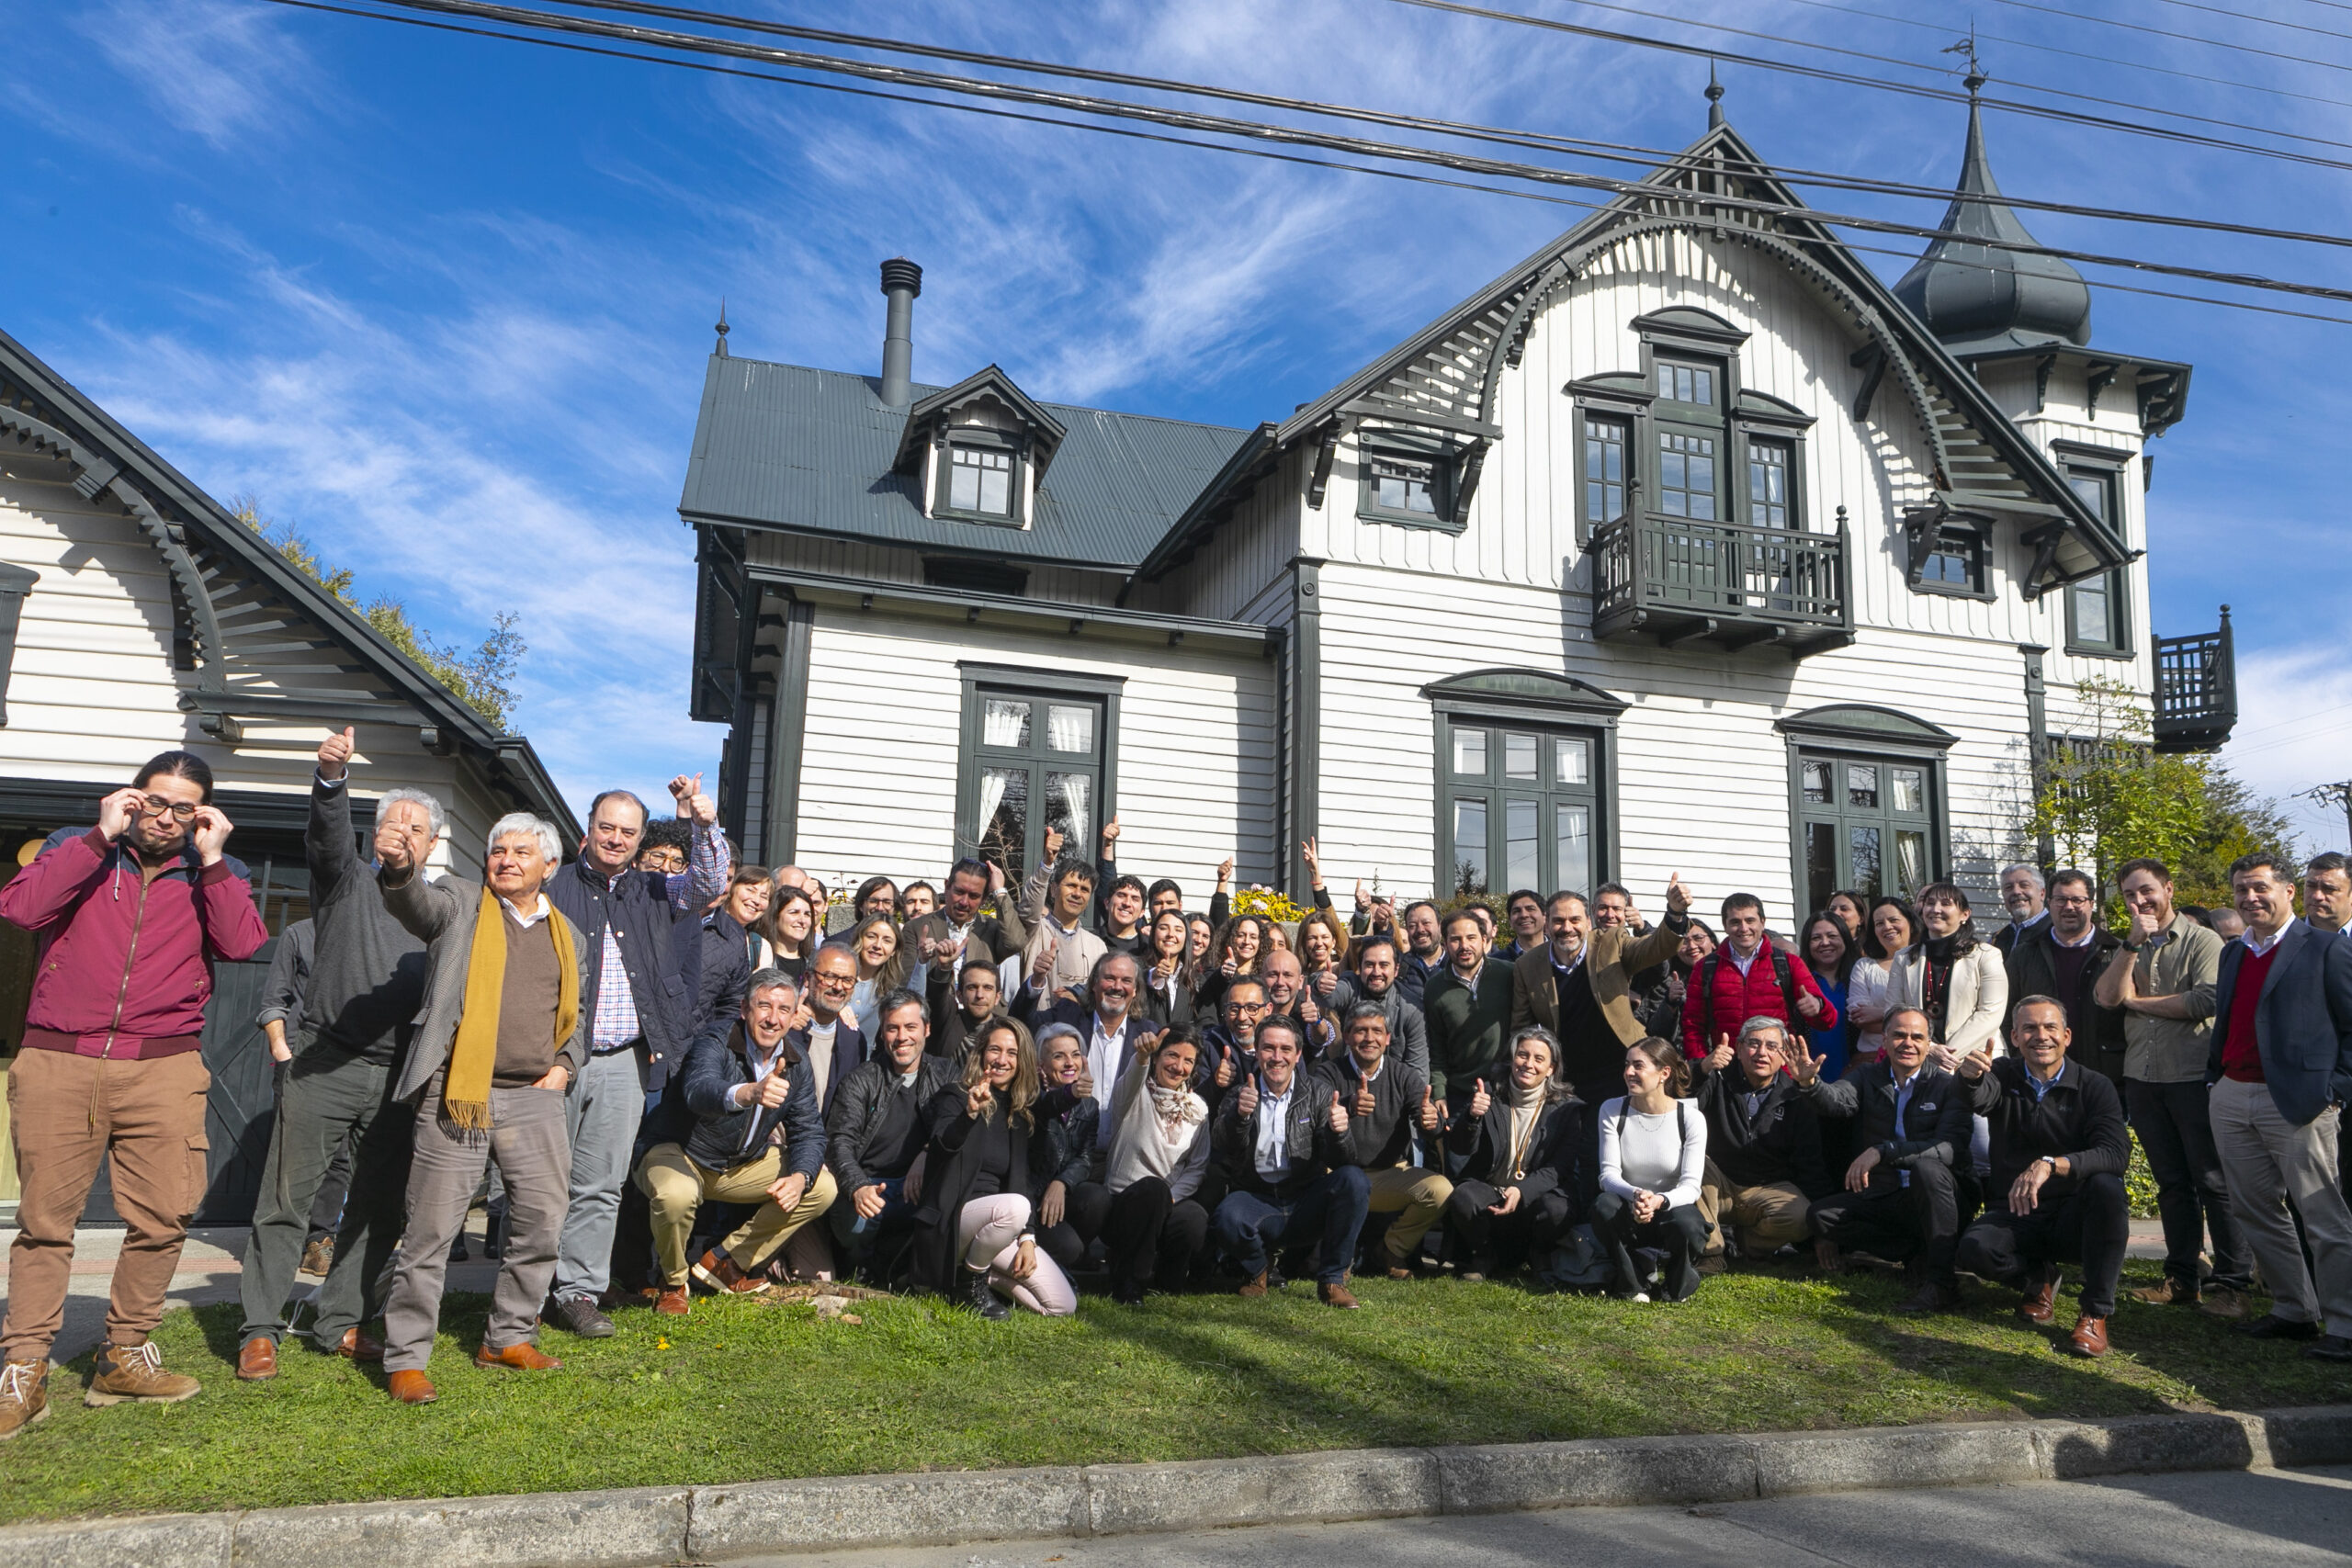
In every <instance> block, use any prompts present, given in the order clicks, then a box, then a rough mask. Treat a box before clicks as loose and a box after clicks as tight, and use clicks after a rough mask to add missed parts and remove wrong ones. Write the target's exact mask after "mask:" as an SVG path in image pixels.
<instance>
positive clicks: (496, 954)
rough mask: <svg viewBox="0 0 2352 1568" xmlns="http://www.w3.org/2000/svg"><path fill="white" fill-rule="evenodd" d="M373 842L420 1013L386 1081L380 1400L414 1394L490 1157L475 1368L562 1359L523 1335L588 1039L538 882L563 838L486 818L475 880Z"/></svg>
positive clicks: (566, 952)
mask: <svg viewBox="0 0 2352 1568" xmlns="http://www.w3.org/2000/svg"><path fill="white" fill-rule="evenodd" d="M380 851H381V846H379V852H380ZM382 854H383V859H382V868H381V870H380V871H379V874H378V876H379V881H380V882H381V884H382V886H383V890H384V908H386V909H388V910H390V912H391V915H392V918H393V919H396V920H398V921H400V923H401V925H402V926H404V927H406V928H407V929H408V930H409V931H412V932H413V933H414V934H415V935H416V936H418V937H420V938H422V939H423V940H424V942H425V943H426V944H427V946H426V950H425V963H426V968H427V978H426V980H425V987H424V996H425V1003H424V1018H423V1020H422V1021H420V1022H419V1023H418V1026H417V1030H416V1033H415V1036H414V1038H413V1042H412V1043H411V1045H410V1047H409V1056H408V1063H407V1066H406V1067H405V1068H404V1070H403V1071H402V1073H401V1081H400V1086H399V1088H398V1089H397V1090H396V1093H397V1094H398V1095H399V1097H400V1098H401V1099H403V1100H410V1101H412V1102H413V1103H414V1104H415V1105H416V1107H417V1118H416V1149H415V1155H414V1156H413V1159H412V1161H411V1163H410V1167H409V1179H408V1229H407V1231H406V1233H405V1234H403V1235H401V1252H400V1260H399V1262H398V1263H397V1264H396V1265H395V1267H394V1269H393V1271H392V1288H391V1293H390V1297H389V1299H388V1300H387V1301H386V1303H385V1305H384V1371H386V1372H387V1373H388V1374H389V1375H390V1390H391V1395H392V1397H393V1398H394V1399H397V1400H399V1401H400V1402H401V1404H430V1403H432V1401H433V1400H434V1399H435V1398H436V1397H437V1395H436V1394H435V1393H434V1388H433V1383H432V1381H431V1380H430V1379H429V1378H427V1377H426V1376H425V1372H424V1366H425V1362H426V1361H427V1360H428V1359H430V1358H431V1357H432V1354H433V1337H434V1331H435V1329H436V1328H437V1327H438V1326H439V1324H440V1316H441V1288H442V1282H443V1280H444V1279H445V1277H446V1276H447V1272H448V1258H449V1243H450V1241H451V1239H452V1238H453V1237H455V1236H456V1235H457V1234H458V1230H459V1228H460V1227H461V1226H463V1225H464V1224H465V1221H466V1211H467V1209H468V1208H469V1207H470V1206H471V1205H472V1202H473V1196H474V1192H475V1190H476V1189H477V1188H479V1187H480V1185H481V1179H482V1174H483V1172H484V1170H485V1169H486V1168H487V1162H489V1161H491V1160H493V1159H494V1160H496V1161H497V1162H498V1168H499V1173H500V1174H501V1176H502V1177H503V1178H504V1179H505V1183H506V1200H507V1234H506V1258H505V1261H504V1263H503V1266H502V1267H501V1268H500V1269H499V1271H498V1288H497V1291H496V1292H495V1293H494V1294H493V1295H492V1300H491V1309H490V1323H489V1325H488V1327H487V1328H485V1329H484V1330H483V1333H482V1341H481V1348H480V1349H478V1350H476V1351H475V1352H474V1365H476V1366H478V1367H514V1368H518V1369H522V1370H525V1371H545V1370H547V1369H548V1368H551V1367H555V1366H558V1365H560V1364H561V1363H560V1362H559V1361H557V1360H556V1359H555V1358H554V1357H552V1356H549V1355H547V1354H546V1353H544V1352H543V1351H541V1350H540V1349H539V1348H538V1346H537V1343H536V1341H537V1337H538V1311H539V1303H541V1302H543V1301H544V1300H546V1299H547V1292H548V1281H549V1280H552V1279H553V1278H554V1276H555V1265H556V1242H557V1238H558V1237H559V1236H560V1235H561V1234H562V1231H563V1216H564V1210H565V1207H566V1204H567V1201H568V1199H567V1194H568V1192H569V1190H570V1185H571V1140H570V1138H569V1137H568V1136H567V1135H566V1134H565V1132H564V1119H563V1108H564V1107H563V1101H564V1091H565V1090H566V1089H568V1088H569V1087H570V1086H571V1082H572V1080H573V1079H574V1078H575V1077H577V1076H578V1074H579V1072H580V1066H581V1063H582V1061H583V1060H585V1058H586V1055H587V1051H588V1043H587V1031H586V1028H585V1026H584V1021H583V1019H582V1016H581V1010H580V989H581V986H580V980H581V973H582V964H584V963H585V962H586V955H587V944H586V943H585V942H583V941H582V939H581V937H580V934H579V932H578V931H575V930H574V929H573V928H572V926H571V922H569V921H567V920H566V919H564V918H563V916H562V915H561V914H560V912H558V911H557V909H556V908H555V906H554V905H553V904H551V903H550V902H548V897H547V895H546V894H545V893H543V892H542V891H541V890H540V889H541V888H542V886H544V885H545V884H546V882H547V880H548V877H549V876H550V875H552V874H554V872H555V869H556V867H557V866H558V864H560V862H561V860H562V844H561V840H559V839H558V838H557V837H556V831H555V829H554V828H552V827H550V826H549V825H548V824H547V823H546V822H543V821H541V820H539V819H538V818H536V817H531V816H528V815H526V814H523V813H519V812H518V813H516V814H515V815H513V816H509V817H502V818H499V820H498V822H497V823H496V824H495V825H494V826H493V827H492V829H491V830H490V843H489V853H488V856H487V860H486V871H487V881H486V882H484V883H472V882H464V881H460V880H458V878H456V877H444V878H443V879H441V880H440V881H438V882H428V881H426V880H425V879H424V876H423V875H421V874H419V870H420V868H419V867H417V866H416V865H415V864H414V863H413V861H412V858H411V856H410V854H409V853H408V852H406V851H404V850H401V849H399V848H397V847H396V848H395V849H393V850H392V851H390V852H382Z"/></svg>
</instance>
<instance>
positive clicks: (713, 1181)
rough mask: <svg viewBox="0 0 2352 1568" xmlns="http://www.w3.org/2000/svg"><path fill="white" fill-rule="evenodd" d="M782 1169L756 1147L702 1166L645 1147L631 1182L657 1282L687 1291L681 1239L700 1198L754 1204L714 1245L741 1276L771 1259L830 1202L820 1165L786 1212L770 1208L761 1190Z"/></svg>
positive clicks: (670, 1149)
mask: <svg viewBox="0 0 2352 1568" xmlns="http://www.w3.org/2000/svg"><path fill="white" fill-rule="evenodd" d="M784 1174H785V1171H784V1153H783V1151H782V1150H780V1149H765V1150H763V1151H762V1152H761V1154H760V1156H759V1157H758V1158H757V1159H747V1160H745V1161H743V1162H742V1163H741V1164H740V1165H730V1166H729V1167H728V1168H726V1169H724V1170H706V1169H704V1168H702V1167H701V1166H698V1165H696V1164H695V1162H694V1161H692V1160H690V1159H688V1158H687V1157H686V1151H685V1150H684V1148H683V1147H681V1146H680V1145H676V1144H656V1145H653V1146H652V1147H651V1148H650V1149H648V1150H646V1151H645V1159H644V1162H643V1163H642V1164H640V1165H639V1167H638V1168H637V1186H638V1190H639V1191H640V1192H642V1193H644V1194H645V1202H646V1207H647V1208H648V1209H649V1210H650V1212H651V1219H652V1223H653V1258H654V1261H655V1262H656V1263H657V1264H659V1265H660V1267H661V1269H662V1283H663V1284H664V1285H667V1286H668V1287H669V1288H670V1289H672V1290H673V1291H683V1290H684V1289H685V1288H686V1280H687V1260H686V1239H687V1237H688V1236H690V1235H693V1233H694V1228H695V1210H696V1209H698V1208H700V1207H702V1205H703V1204H705V1203H706V1202H714V1203H757V1204H758V1205H759V1209H758V1210H757V1212H755V1213H753V1214H752V1217H751V1218H750V1219H748V1220H745V1221H744V1222H743V1223H742V1224H740V1225H738V1226H736V1227H735V1232H734V1234H733V1235H729V1237H728V1238H727V1239H726V1240H725V1241H724V1242H722V1243H720V1244H719V1250H720V1251H721V1252H724V1253H725V1254H726V1255H727V1256H728V1257H729V1258H733V1259H734V1260H735V1267H736V1268H738V1269H741V1270H743V1272H744V1273H746V1274H749V1273H751V1272H752V1271H753V1270H755V1269H758V1268H759V1267H760V1266H761V1265H763V1264H764V1263H765V1262H767V1260H768V1259H769V1258H773V1257H775V1253H776V1249H777V1248H778V1247H782V1246H783V1245H784V1244H785V1243H786V1242H787V1241H789V1240H791V1239H792V1237H793V1236H794V1235H796V1234H797V1232H798V1231H799V1230H800V1228H801V1227H802V1226H803V1225H806V1224H808V1223H809V1221H811V1220H813V1219H815V1218H816V1217H817V1216H818V1215H820V1214H821V1213H824V1212H825V1211H826V1210H827V1209H830V1208H831V1207H832V1206H833V1192H834V1187H833V1173H832V1172H831V1171H830V1170H820V1171H818V1172H817V1179H815V1180H814V1181H811V1182H810V1183H809V1186H808V1189H807V1190H805V1191H803V1192H802V1193H801V1194H800V1201H799V1202H797V1203H796V1204H794V1205H793V1206H792V1212H791V1213H785V1211H784V1210H782V1209H779V1208H777V1207H776V1206H775V1203H774V1202H772V1201H770V1200H769V1198H768V1189H769V1188H771V1187H773V1186H775V1184H776V1183H777V1182H778V1181H780V1180H782V1179H783V1178H784Z"/></svg>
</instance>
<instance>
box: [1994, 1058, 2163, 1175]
mask: <svg viewBox="0 0 2352 1568" xmlns="http://www.w3.org/2000/svg"><path fill="white" fill-rule="evenodd" d="M2025 1080H2026V1069H2025V1063H2023V1062H2022V1061H2020V1060H2018V1058H2017V1057H2015V1056H2003V1057H2001V1058H2000V1059H1998V1060H1997V1061H1996V1062H1995V1063H1994V1064H1993V1068H1992V1071H1990V1072H1988V1073H1986V1074H1985V1076H1984V1077H1982V1078H1980V1079H1978V1080H1977V1083H1976V1100H1975V1110H1976V1114H1978V1115H1979V1116H1982V1117H1984V1118H1985V1120H1987V1121H1988V1122H1992V1124H1993V1174H1992V1178H1991V1182H1990V1184H1989V1185H1988V1186H1987V1187H1986V1188H1985V1197H1986V1201H1994V1199H1995V1196H1996V1194H1999V1193H2004V1192H2007V1190H2009V1184H2010V1183H2011V1182H2013V1181H2015V1180H2016V1179H2018V1174H2019V1173H2020V1172H2022V1171H2023V1170H2024V1169H2025V1168H2026V1167H2027V1166H2029V1165H2031V1164H2032V1163H2033V1162H2034V1161H2035V1160H2037V1159H2039V1158H2041V1156H2043V1155H2052V1156H2060V1157H2063V1158H2064V1159H2065V1160H2066V1161H2067V1162H2068V1163H2069V1164H2070V1165H2071V1166H2072V1170H2071V1171H2070V1172H2069V1173H2068V1174H2067V1175H2064V1176H2052V1178H2051V1179H2050V1180H2049V1181H2048V1182H2047V1183H2046V1184H2045V1185H2044V1186H2043V1187H2042V1192H2043V1194H2044V1201H2051V1202H2055V1201H2057V1200H2058V1199H2060V1198H2062V1197H2064V1195H2065V1194H2066V1193H2068V1192H2070V1191H2072V1190H2074V1189H2075V1186H2076V1185H2078V1184H2079V1183H2080V1182H2081V1181H2082V1180H2083V1179H2085V1178H2086V1177H2091V1176H2102V1175H2103V1176H2118V1177H2120V1176H2121V1175H2122V1174H2123V1168H2124V1167H2125V1166H2127V1165H2129V1164H2130V1163H2131V1134H2129V1133H2127V1132H2125V1131H2124V1122H2123V1100H2122V1099H2121V1097H2120V1096H2119V1095H2118V1094H2117V1093H2116V1092H2115V1086H2114V1085H2113V1084H2111V1083H2109V1082H2108V1081H2107V1080H2106V1079H2105V1078H2103V1077H2099V1075H2098V1074H2097V1073H2094V1072H2090V1071H2087V1070H2086V1069H2085V1068H2084V1066H2083V1065H2082V1064H2081V1063H2080V1062H2077V1061H2075V1060H2073V1059H2071V1058H2069V1059H2068V1061H2067V1062H2066V1064H2065V1065H2064V1066H2062V1067H2060V1068H2059V1070H2058V1077H2057V1078H2056V1080H2055V1081H2053V1082H2052V1084H2051V1085H2050V1087H2049V1089H2047V1090H2045V1091H2044V1092H2043V1094H2042V1097H2041V1099H2040V1100H2035V1099H2034V1097H2033V1091H2032V1090H2031V1089H2028V1088H2027V1087H2026V1081H2025Z"/></svg>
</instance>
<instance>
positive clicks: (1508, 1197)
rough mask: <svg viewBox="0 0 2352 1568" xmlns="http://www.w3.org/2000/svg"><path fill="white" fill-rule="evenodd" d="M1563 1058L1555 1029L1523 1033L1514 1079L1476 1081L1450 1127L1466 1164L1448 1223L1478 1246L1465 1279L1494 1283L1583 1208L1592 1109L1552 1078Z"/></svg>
mask: <svg viewBox="0 0 2352 1568" xmlns="http://www.w3.org/2000/svg"><path fill="white" fill-rule="evenodd" d="M1559 1059H1560V1047H1559V1043H1557V1042H1556V1041H1555V1040H1554V1039H1553V1038H1552V1035H1551V1032H1549V1031H1548V1030H1544V1029H1538V1028H1534V1027H1532V1026H1531V1027H1529V1028H1526V1029H1522V1030H1521V1031H1520V1032H1519V1033H1518V1034H1517V1035H1516V1036H1515V1037H1514V1038H1513V1039H1512V1041H1511V1043H1510V1071H1509V1073H1508V1075H1507V1076H1506V1077H1504V1078H1503V1079H1502V1080H1501V1081H1500V1082H1498V1083H1489V1082H1487V1080H1486V1079H1484V1078H1479V1079H1476V1080H1474V1088H1473V1090H1472V1092H1471V1095H1470V1102H1469V1105H1468V1107H1467V1109H1466V1110H1465V1111H1464V1112H1463V1113H1461V1114H1459V1115H1457V1116H1455V1117H1454V1119H1453V1126H1452V1127H1451V1128H1450V1129H1448V1131H1447V1133H1446V1135H1445V1142H1446V1147H1447V1148H1448V1149H1449V1150H1450V1151H1451V1152H1452V1153H1453V1154H1454V1155H1456V1156H1461V1158H1462V1161H1463V1164H1462V1170H1461V1174H1460V1175H1458V1176H1457V1177H1455V1178H1454V1181H1453V1195H1452V1196H1451V1197H1449V1198H1448V1199H1446V1201H1445V1217H1446V1223H1447V1224H1449V1225H1451V1226H1452V1227H1453V1234H1454V1235H1457V1236H1459V1237H1461V1238H1462V1240H1463V1242H1464V1245H1465V1246H1467V1247H1469V1249H1470V1261H1469V1264H1468V1266H1467V1267H1465V1268H1464V1269H1463V1270H1462V1272H1461V1273H1460V1274H1458V1275H1457V1276H1455V1278H1457V1279H1462V1280H1490V1279H1493V1278H1494V1277H1495V1275H1496V1274H1497V1273H1498V1271H1501V1270H1503V1269H1516V1268H1518V1267H1519V1266H1520V1265H1521V1264H1522V1263H1524V1262H1526V1261H1527V1259H1528V1258H1531V1257H1539V1258H1540V1257H1541V1256H1543V1255H1544V1253H1545V1252H1548V1251H1549V1250H1550V1249H1551V1248H1552V1247H1554V1246H1555V1245H1557V1244H1558V1242H1559V1241H1560V1239H1561V1238H1562V1237H1563V1236H1565V1235H1567V1233H1568V1230H1569V1228H1570V1227H1571V1226H1573V1225H1574V1224H1576V1223H1577V1220H1578V1219H1579V1218H1581V1217H1582V1216H1583V1214H1584V1207H1585V1200H1584V1192H1583V1190H1582V1189H1583V1183H1584V1180H1585V1171H1584V1167H1585V1163H1586V1153H1585V1143H1586V1137H1585V1105H1584V1101H1582V1100H1578V1099H1577V1097H1576V1093H1575V1091H1574V1090H1572V1089H1569V1088H1568V1086H1567V1085H1566V1084H1565V1083H1561V1082H1559V1081H1557V1080H1556V1079H1555V1077H1554V1076H1553V1075H1554V1073H1555V1070H1556V1068H1557V1067H1558V1065H1559Z"/></svg>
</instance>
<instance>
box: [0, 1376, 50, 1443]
mask: <svg viewBox="0 0 2352 1568" xmlns="http://www.w3.org/2000/svg"><path fill="white" fill-rule="evenodd" d="M48 1419H49V1363H48V1362H47V1361H45V1360H44V1361H10V1362H8V1363H7V1364H6V1366H0V1443H5V1442H6V1441H7V1440H8V1439H9V1438H13V1437H15V1436H16V1435H17V1433H19V1432H21V1431H23V1430H24V1429H25V1428H26V1427H32V1426H38V1425H39V1424H40V1423H41V1422H43V1421H46V1420H48Z"/></svg>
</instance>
